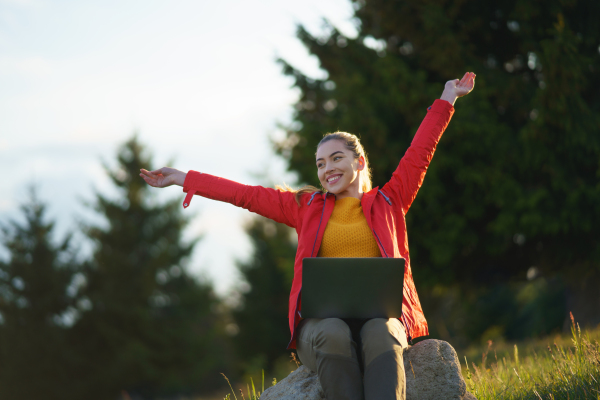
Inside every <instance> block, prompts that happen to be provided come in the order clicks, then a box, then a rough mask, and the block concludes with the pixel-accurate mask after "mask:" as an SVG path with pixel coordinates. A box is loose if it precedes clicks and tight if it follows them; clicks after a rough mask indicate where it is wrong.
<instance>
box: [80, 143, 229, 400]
mask: <svg viewBox="0 0 600 400" xmlns="http://www.w3.org/2000/svg"><path fill="white" fill-rule="evenodd" d="M151 163H152V160H151V157H150V156H149V155H148V154H147V152H146V151H145V149H144V147H143V145H142V144H141V143H140V142H139V140H138V139H137V136H134V137H133V138H132V139H130V140H128V141H127V142H126V143H125V144H123V145H122V146H121V147H120V148H119V151H118V156H117V166H116V168H114V169H111V168H109V167H107V166H105V169H106V172H107V173H108V175H109V177H110V179H111V181H112V183H113V184H114V185H115V187H116V188H117V191H118V194H119V195H118V197H116V198H112V199H111V198H109V197H108V196H107V195H105V194H102V193H96V203H95V209H96V211H97V212H98V213H99V214H100V215H101V216H102V217H103V218H104V219H105V221H106V225H104V226H101V225H95V226H90V227H88V229H87V230H86V233H87V235H88V236H89V237H90V238H91V239H93V241H94V242H95V245H96V247H95V251H94V254H93V260H92V261H93V262H92V267H91V268H89V270H88V271H87V286H86V288H85V290H84V293H85V295H86V296H87V298H88V299H89V301H90V303H91V309H90V310H89V311H88V312H86V313H85V314H84V315H83V317H82V318H81V320H80V322H79V323H78V324H77V326H76V334H77V335H76V336H74V339H73V340H74V341H78V345H79V347H80V348H81V349H83V351H82V354H85V355H86V356H87V357H88V359H89V360H91V362H89V363H88V365H87V366H86V367H85V368H82V369H81V370H80V371H79V375H80V377H81V380H78V382H81V384H80V386H79V387H78V392H79V393H80V395H81V396H83V397H81V398H110V397H112V398H114V396H116V395H117V394H119V393H121V391H123V390H124V391H126V392H127V393H128V394H129V395H130V396H132V397H133V396H135V395H138V396H143V397H144V398H154V397H157V396H159V395H170V394H174V393H177V394H179V395H181V394H185V393H188V394H189V393H194V392H199V391H207V390H210V389H211V388H214V387H215V386H219V385H220V383H221V382H220V379H219V376H218V372H220V371H221V370H222V369H223V366H224V363H225V361H226V360H225V359H224V355H223V354H222V353H223V343H222V341H221V340H220V337H221V336H220V335H219V332H220V325H219V324H218V321H217V317H216V315H215V314H214V313H213V312H212V311H211V306H213V309H214V308H215V307H214V305H215V303H216V302H217V299H216V297H215V296H214V294H213V290H212V285H211V284H210V283H208V282H201V281H199V280H198V279H196V278H194V277H192V276H191V275H190V273H189V271H188V269H187V264H188V261H187V260H188V258H189V256H190V255H191V252H192V250H193V248H194V245H195V244H196V242H197V239H196V240H193V241H191V242H189V243H183V241H182V233H183V229H184V227H185V226H186V224H187V222H188V219H187V218H184V216H183V215H182V214H181V201H180V199H174V200H171V201H167V202H165V203H163V204H159V203H157V202H156V201H155V200H154V199H153V198H152V196H151V194H152V193H151V192H150V191H149V189H148V186H147V185H146V184H145V182H144V181H143V180H142V179H139V177H138V175H139V171H140V169H141V168H146V169H151Z"/></svg>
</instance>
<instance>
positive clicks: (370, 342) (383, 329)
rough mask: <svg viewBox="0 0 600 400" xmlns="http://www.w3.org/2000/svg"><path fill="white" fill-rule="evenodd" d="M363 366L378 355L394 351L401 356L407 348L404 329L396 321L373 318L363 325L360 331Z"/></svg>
mask: <svg viewBox="0 0 600 400" xmlns="http://www.w3.org/2000/svg"><path fill="white" fill-rule="evenodd" d="M360 335H361V339H362V350H363V359H364V362H365V366H366V365H368V364H370V362H371V361H372V360H374V359H375V358H376V357H377V356H379V355H380V354H383V353H385V352H387V351H391V350H396V351H397V352H399V354H402V348H404V347H407V346H408V343H407V341H406V333H404V327H403V326H402V324H401V323H400V321H398V320H397V319H389V320H388V319H384V318H375V319H372V320H369V321H367V322H366V323H365V325H364V326H363V327H362V329H361V331H360Z"/></svg>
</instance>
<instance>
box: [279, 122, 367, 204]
mask: <svg viewBox="0 0 600 400" xmlns="http://www.w3.org/2000/svg"><path fill="white" fill-rule="evenodd" d="M330 140H339V141H341V142H342V143H344V145H345V146H346V148H347V149H348V150H350V151H351V152H352V154H353V155H354V159H358V158H359V157H360V156H362V157H363V158H364V159H365V167H364V168H363V170H362V171H360V175H359V176H360V178H361V183H362V187H361V189H362V191H363V192H368V191H369V190H371V189H372V187H373V186H372V183H371V168H369V161H368V160H367V153H366V152H365V149H364V148H363V146H362V144H360V140H359V139H358V137H357V136H356V135H353V134H351V133H348V132H333V133H328V134H326V135H325V136H323V139H321V141H320V142H319V144H318V145H317V149H318V148H319V146H321V145H322V144H323V143H325V142H328V141H330ZM276 188H277V189H279V190H282V191H286V192H292V193H294V194H295V197H296V202H297V203H298V206H299V205H300V198H301V197H302V195H303V194H305V193H314V192H320V191H324V190H322V189H318V188H316V187H314V186H311V185H307V186H304V187H302V188H300V189H297V190H294V189H292V188H291V187H289V186H288V185H286V184H285V183H284V184H283V186H279V185H278V186H276Z"/></svg>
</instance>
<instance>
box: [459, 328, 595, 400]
mask: <svg viewBox="0 0 600 400" xmlns="http://www.w3.org/2000/svg"><path fill="white" fill-rule="evenodd" d="M571 321H572V324H571V334H570V335H556V336H549V337H546V338H544V339H537V340H530V341H526V342H521V343H518V344H509V343H502V344H500V345H498V346H496V345H495V344H494V343H492V342H491V341H490V342H488V345H487V348H485V350H484V351H483V352H479V353H478V354H477V353H476V352H477V350H476V349H470V350H468V351H465V352H460V351H459V352H458V355H459V358H460V359H461V363H462V371H463V376H464V378H465V381H466V383H467V389H468V390H469V391H470V392H471V393H473V394H474V395H475V397H477V399H479V400H491V399H503V400H504V399H506V400H525V399H536V400H541V399H544V400H545V399H549V400H559V399H568V400H574V399H598V400H600V344H599V343H598V341H599V340H600V326H598V327H596V328H595V329H586V330H584V331H582V330H581V328H580V327H579V325H578V324H576V323H575V321H574V320H573V319H571Z"/></svg>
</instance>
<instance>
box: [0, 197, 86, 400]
mask: <svg viewBox="0 0 600 400" xmlns="http://www.w3.org/2000/svg"><path fill="white" fill-rule="evenodd" d="M46 212H47V210H46V205H45V204H44V203H42V202H41V201H40V200H39V199H38V198H37V195H36V190H35V189H34V187H33V186H32V187H31V189H30V198H29V200H28V201H27V202H26V203H24V204H23V205H22V206H21V213H22V216H23V217H24V222H23V223H19V222H17V221H11V222H10V223H9V224H6V225H3V226H2V242H1V243H2V246H3V247H5V248H6V249H7V250H8V254H9V258H8V260H7V261H0V398H2V399H6V400H10V399H43V398H55V399H57V398H67V396H66V393H65V392H66V391H67V384H68V383H69V374H70V371H71V368H72V367H73V365H74V362H75V358H74V357H73V353H72V352H71V351H70V348H69V345H68V343H67V336H68V331H69V330H70V329H71V326H72V324H73V322H74V318H76V317H77V315H78V312H77V300H78V295H77V285H76V284H77V282H78V279H77V277H79V278H81V275H78V274H80V271H81V269H82V267H81V265H80V264H79V262H78V260H77V255H76V254H75V252H74V251H73V249H72V246H71V235H70V234H69V235H67V236H66V237H65V239H64V240H62V241H61V242H60V243H59V244H55V243H54V237H53V235H54V222H48V221H47V218H46V217H45V215H46Z"/></svg>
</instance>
